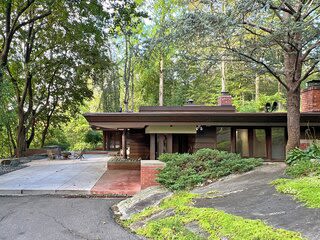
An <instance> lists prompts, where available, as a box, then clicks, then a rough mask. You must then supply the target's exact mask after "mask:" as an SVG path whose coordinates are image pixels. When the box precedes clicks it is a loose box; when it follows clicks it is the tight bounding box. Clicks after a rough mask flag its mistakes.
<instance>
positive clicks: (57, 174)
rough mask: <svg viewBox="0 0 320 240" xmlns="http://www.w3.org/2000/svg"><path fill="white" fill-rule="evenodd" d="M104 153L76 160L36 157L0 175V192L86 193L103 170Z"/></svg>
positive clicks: (104, 168) (4, 193) (105, 159)
mask: <svg viewBox="0 0 320 240" xmlns="http://www.w3.org/2000/svg"><path fill="white" fill-rule="evenodd" d="M108 159H109V157H108V156H106V155H85V158H84V159H81V160H79V159H76V160H36V161H32V162H30V163H28V165H30V166H29V167H27V168H23V169H20V170H17V171H14V172H10V173H7V174H4V175H1V176H0V195H6V194H89V193H90V190H91V189H92V188H93V186H94V185H95V184H96V182H97V181H98V180H99V179H100V177H101V176H102V175H103V174H104V173H105V171H106V163H107V161H108Z"/></svg>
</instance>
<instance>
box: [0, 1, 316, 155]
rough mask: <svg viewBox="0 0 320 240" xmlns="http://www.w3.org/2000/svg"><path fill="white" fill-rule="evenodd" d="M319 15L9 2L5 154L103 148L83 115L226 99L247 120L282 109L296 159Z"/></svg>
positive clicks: (3, 67) (267, 6)
mask: <svg viewBox="0 0 320 240" xmlns="http://www.w3.org/2000/svg"><path fill="white" fill-rule="evenodd" d="M319 13H320V3H319V1H309V0H305V1H304V0H301V1H275V0H262V1H254V0H246V1H243V0H236V1H229V0H228V1H219V0H216V1H206V0H203V1H202V0H199V1H197V0H193V1H191V0H189V1H186V0H145V1H143V0H119V1H107V0H106V1H104V0H93V1H82V0H79V1H55V0H19V1H18V0H3V1H1V2H0V33H1V36H0V103H1V104H0V157H7V156H12V155H15V154H16V155H18V156H23V155H24V153H25V151H26V149H28V148H41V147H43V146H46V145H52V144H59V145H62V146H64V147H65V148H70V149H82V148H85V147H87V148H90V147H95V145H96V144H97V141H96V139H99V137H100V136H99V133H94V132H92V131H91V130H90V127H89V126H88V124H87V123H86V121H85V120H84V118H83V117H82V115H81V114H82V113H83V112H88V111H90V112H96V111H111V112H113V111H114V112H117V111H119V110H120V108H121V109H122V110H123V111H137V110H138V108H139V106H142V105H183V104H185V102H186V100H187V99H190V98H191V99H193V100H194V102H195V103H197V104H206V105H216V103H217V98H218V96H219V95H220V94H221V92H222V91H223V92H224V91H228V92H229V93H230V94H231V95H232V96H233V103H234V105H235V106H236V107H237V110H238V111H244V112H259V111H264V106H265V104H266V103H267V102H271V103H272V102H274V101H277V102H278V103H279V109H278V111H287V112H288V116H289V117H288V127H289V128H290V131H289V141H288V145H287V150H290V149H292V148H294V147H295V146H298V141H299V134H300V132H299V119H300V89H301V86H303V85H304V84H305V82H306V81H308V80H312V79H316V78H317V77H318V71H319V65H318V63H319V46H320V30H319V29H320V28H319ZM92 139H95V140H94V141H93V140H92ZM14 149H16V151H15V150H14Z"/></svg>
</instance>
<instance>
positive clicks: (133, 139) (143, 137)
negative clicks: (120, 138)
mask: <svg viewBox="0 0 320 240" xmlns="http://www.w3.org/2000/svg"><path fill="white" fill-rule="evenodd" d="M149 138H150V137H149V135H147V134H145V133H144V129H130V131H129V134H128V145H129V147H130V155H129V157H130V158H132V159H139V158H141V159H143V160H145V159H149V157H150V156H149V155H150V152H149V151H150V148H149V141H150V139H149Z"/></svg>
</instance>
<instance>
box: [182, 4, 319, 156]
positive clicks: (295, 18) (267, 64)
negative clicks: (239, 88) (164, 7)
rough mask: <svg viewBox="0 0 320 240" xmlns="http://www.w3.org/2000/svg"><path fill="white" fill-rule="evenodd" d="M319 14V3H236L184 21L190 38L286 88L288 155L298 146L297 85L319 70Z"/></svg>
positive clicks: (193, 15)
mask: <svg viewBox="0 0 320 240" xmlns="http://www.w3.org/2000/svg"><path fill="white" fill-rule="evenodd" d="M223 2H224V1H216V4H218V5H219V4H220V5H221V4H223ZM319 13H320V3H319V1H286V0H284V1H276V0H264V1H247V0H246V1H244V0H240V1H234V2H233V4H230V5H228V6H226V11H225V13H224V12H223V11H221V12H216V13H215V14H212V13H211V12H208V11H206V9H205V8H202V9H199V10H198V11H196V12H193V13H187V14H186V15H185V17H184V18H183V21H184V25H185V26H188V28H189V29H192V31H191V32H192V34H195V32H197V33H196V34H197V35H199V34H200V35H206V36H210V38H211V39H212V40H214V42H213V45H215V46H216V47H217V48H218V49H221V50H225V51H227V52H228V54H229V56H230V55H232V56H233V57H235V58H237V59H238V60H241V61H246V62H249V63H250V62H251V63H254V64H257V65H259V66H260V67H261V68H263V69H265V70H266V71H267V72H268V73H269V74H270V75H271V76H273V77H274V78H275V79H276V80H277V81H279V83H280V84H281V85H282V86H283V87H284V89H286V95H287V112H288V122H287V125H288V129H289V131H288V142H287V151H289V150H291V149H293V148H295V147H297V146H299V142H300V85H301V83H302V82H303V81H304V80H306V79H308V78H309V77H310V76H311V75H312V74H314V73H316V72H318V63H319V54H318V52H319V47H320V40H319V39H320V30H319V29H320V28H319V17H318V16H319ZM190 25H192V26H190ZM213 33H214V34H213ZM188 36H190V34H189V35H188Z"/></svg>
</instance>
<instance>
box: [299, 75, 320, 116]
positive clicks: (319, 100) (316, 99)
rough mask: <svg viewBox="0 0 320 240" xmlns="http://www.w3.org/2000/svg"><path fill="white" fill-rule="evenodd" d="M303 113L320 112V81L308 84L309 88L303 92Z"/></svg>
mask: <svg viewBox="0 0 320 240" xmlns="http://www.w3.org/2000/svg"><path fill="white" fill-rule="evenodd" d="M301 111H302V112H320V80H312V81H309V82H307V88H306V89H304V90H302V91H301Z"/></svg>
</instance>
